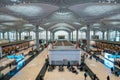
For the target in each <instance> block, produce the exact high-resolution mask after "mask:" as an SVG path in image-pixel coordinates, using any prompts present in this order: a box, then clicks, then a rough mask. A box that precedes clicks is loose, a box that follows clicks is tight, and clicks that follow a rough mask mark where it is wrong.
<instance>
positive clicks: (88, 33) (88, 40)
mask: <svg viewBox="0 0 120 80" xmlns="http://www.w3.org/2000/svg"><path fill="white" fill-rule="evenodd" d="M86 37H87V38H86V39H87V50H89V48H90V25H87V31H86Z"/></svg>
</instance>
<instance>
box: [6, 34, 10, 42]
mask: <svg viewBox="0 0 120 80" xmlns="http://www.w3.org/2000/svg"><path fill="white" fill-rule="evenodd" d="M7 38H8V40H9V41H10V35H9V32H7Z"/></svg>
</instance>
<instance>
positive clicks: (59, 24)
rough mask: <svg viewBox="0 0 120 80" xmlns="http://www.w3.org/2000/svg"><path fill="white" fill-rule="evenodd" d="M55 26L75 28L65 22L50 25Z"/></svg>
mask: <svg viewBox="0 0 120 80" xmlns="http://www.w3.org/2000/svg"><path fill="white" fill-rule="evenodd" d="M56 27H59V28H60V27H65V28H70V29H75V28H74V27H73V26H71V25H69V24H67V23H58V24H56V25H54V26H52V27H51V28H56Z"/></svg>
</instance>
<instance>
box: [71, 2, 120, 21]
mask: <svg viewBox="0 0 120 80" xmlns="http://www.w3.org/2000/svg"><path fill="white" fill-rule="evenodd" d="M69 9H70V10H73V11H74V12H75V13H76V14H78V15H79V16H80V18H81V19H83V21H88V20H89V21H92V20H93V21H96V20H100V19H102V18H105V17H108V16H111V15H115V14H119V13H120V6H119V4H108V3H86V4H77V5H74V6H71V7H69Z"/></svg>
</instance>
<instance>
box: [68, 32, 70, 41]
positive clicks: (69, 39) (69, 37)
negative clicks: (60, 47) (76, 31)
mask: <svg viewBox="0 0 120 80" xmlns="http://www.w3.org/2000/svg"><path fill="white" fill-rule="evenodd" d="M68 34H69V41H70V40H71V32H69V33H68Z"/></svg>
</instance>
